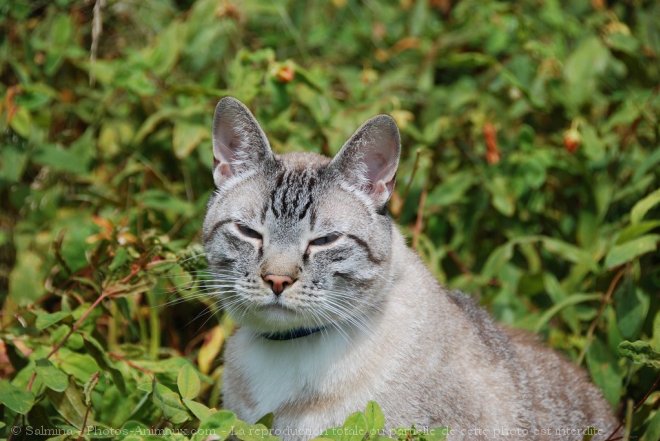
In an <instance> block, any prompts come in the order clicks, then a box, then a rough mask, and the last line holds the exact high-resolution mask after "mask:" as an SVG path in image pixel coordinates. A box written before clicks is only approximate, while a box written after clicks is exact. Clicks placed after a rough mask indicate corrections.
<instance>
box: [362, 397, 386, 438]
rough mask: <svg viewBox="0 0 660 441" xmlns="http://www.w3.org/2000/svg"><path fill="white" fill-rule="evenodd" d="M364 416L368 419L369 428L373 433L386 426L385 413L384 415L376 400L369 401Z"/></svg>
mask: <svg viewBox="0 0 660 441" xmlns="http://www.w3.org/2000/svg"><path fill="white" fill-rule="evenodd" d="M364 416H365V418H366V420H367V430H368V431H369V432H372V433H373V432H374V431H376V432H377V431H379V430H383V429H384V428H385V415H383V411H382V410H381V409H380V406H379V405H378V403H376V402H375V401H369V402H368V403H367V409H366V410H365V412H364Z"/></svg>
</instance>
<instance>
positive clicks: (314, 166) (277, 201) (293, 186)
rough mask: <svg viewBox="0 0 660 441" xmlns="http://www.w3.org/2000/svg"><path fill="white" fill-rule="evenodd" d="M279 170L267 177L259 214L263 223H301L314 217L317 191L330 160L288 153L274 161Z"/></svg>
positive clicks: (319, 156) (310, 154)
mask: <svg viewBox="0 0 660 441" xmlns="http://www.w3.org/2000/svg"><path fill="white" fill-rule="evenodd" d="M277 162H278V167H277V168H276V170H273V172H272V173H269V176H268V177H267V179H268V181H269V185H268V186H269V190H270V191H269V196H268V198H267V200H266V201H265V204H264V206H263V211H262V217H263V218H264V220H265V219H266V218H270V219H273V220H288V221H291V222H300V221H302V220H303V219H305V218H309V219H310V220H311V221H312V223H313V221H314V217H315V207H316V203H315V202H316V200H318V198H319V189H320V188H321V187H322V186H323V185H322V184H323V182H322V181H323V180H324V179H326V176H325V173H324V171H325V168H326V166H327V164H328V163H329V162H330V160H329V159H328V158H326V157H324V156H321V155H318V154H314V153H290V154H287V155H282V156H280V157H278V158H277Z"/></svg>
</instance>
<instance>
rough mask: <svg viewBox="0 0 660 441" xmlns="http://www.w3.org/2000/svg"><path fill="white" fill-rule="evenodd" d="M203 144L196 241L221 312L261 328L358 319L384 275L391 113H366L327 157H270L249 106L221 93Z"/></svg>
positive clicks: (374, 299)
mask: <svg viewBox="0 0 660 441" xmlns="http://www.w3.org/2000/svg"><path fill="white" fill-rule="evenodd" d="M213 144H214V157H215V166H214V172H213V175H214V180H215V183H216V186H217V191H216V192H215V194H214V196H213V197H212V198H211V200H210V201H209V205H208V211H207V214H206V219H205V221H204V237H203V238H204V245H205V249H206V254H207V258H208V261H209V266H210V271H211V272H212V273H213V277H214V283H213V284H212V286H217V288H218V290H217V295H218V296H220V299H221V302H222V304H223V306H224V307H225V308H226V310H228V311H229V312H230V314H231V315H232V316H233V317H234V318H235V319H236V320H237V321H238V322H239V323H241V324H243V325H245V326H248V327H251V328H253V329H254V330H255V331H258V332H261V333H277V332H286V331H292V330H297V329H316V328H328V329H330V328H339V329H340V331H341V332H346V331H347V330H348V328H350V327H364V326H367V323H366V321H367V320H368V318H369V317H370V316H371V315H372V314H373V311H375V310H378V309H379V308H380V307H381V305H382V302H383V295H382V292H384V291H385V290H384V289H383V288H384V286H385V285H386V284H387V283H388V281H389V276H388V274H389V265H390V250H391V237H392V236H391V228H392V225H391V221H390V220H389V218H388V217H387V216H386V215H384V214H383V210H384V206H385V204H386V202H387V200H388V198H389V196H390V194H391V191H392V186H393V183H394V174H395V172H396V167H397V163H398V157H399V135H398V130H397V128H396V125H395V124H394V122H393V120H392V119H391V118H389V117H387V116H378V117H376V118H373V119H372V120H370V121H368V122H367V123H366V124H365V125H363V126H362V127H361V128H360V129H359V130H358V131H357V132H356V133H355V135H353V137H352V138H351V139H350V140H349V141H348V142H347V143H346V144H345V145H344V147H343V148H342V150H341V151H340V152H339V153H338V154H337V156H336V157H335V158H334V159H332V160H330V159H328V158H325V157H323V156H320V155H316V154H312V153H293V154H288V155H283V156H280V157H276V156H275V155H273V153H272V152H271V150H270V147H269V145H268V141H267V140H266V137H265V135H264V134H263V132H262V131H261V129H260V127H259V125H258V123H257V122H256V120H255V119H254V117H253V116H252V115H251V114H250V112H249V111H248V109H247V108H246V107H245V106H243V105H242V104H241V103H240V102H238V101H236V100H234V99H232V98H225V99H223V100H221V101H220V103H219V104H218V107H217V108H216V114H215V119H214V128H213Z"/></svg>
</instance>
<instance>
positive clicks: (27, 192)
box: [0, 0, 660, 441]
mask: <svg viewBox="0 0 660 441" xmlns="http://www.w3.org/2000/svg"><path fill="white" fill-rule="evenodd" d="M658 17H660V3H658V2H654V1H643V0H628V1H618V2H615V1H611V2H607V1H604V0H592V1H586V0H578V1H571V2H559V1H556V0H547V1H545V0H543V1H542V0H525V1H519V2H501V1H493V0H487V1H476V0H461V1H452V0H430V1H423V0H401V1H386V2H376V1H363V2H358V1H354V0H334V1H331V2H325V1H317V0H312V1H302V0H291V1H282V0H278V1H273V2H258V1H254V0H249V1H242V2H231V1H228V0H226V1H225V0H197V1H193V0H179V1H165V0H163V1H153V2H140V1H135V0H107V1H105V0H99V1H96V2H93V1H87V2H75V1H70V0H55V1H52V2H47V1H37V2H32V1H30V2H28V1H10V0H0V27H1V29H2V32H1V33H0V78H2V82H1V85H0V91H1V92H2V97H3V98H2V101H1V102H0V113H1V116H0V129H1V131H2V132H1V134H0V149H1V150H0V198H1V199H2V211H1V213H0V228H1V230H0V247H1V252H0V301H1V302H2V305H3V306H2V317H1V321H0V366H1V368H0V374H1V375H2V377H4V378H5V379H3V380H0V403H2V405H3V406H2V408H0V415H1V416H2V418H1V420H2V421H4V423H0V437H3V438H9V437H13V439H46V438H49V436H42V437H36V436H27V435H26V431H25V430H26V428H28V427H51V428H60V429H66V430H69V431H68V432H66V433H68V435H67V434H66V433H65V432H62V433H63V434H62V435H60V436H59V437H56V438H57V439H66V438H67V437H71V438H73V439H76V438H78V434H79V433H80V429H81V428H82V427H84V426H85V425H86V424H87V425H94V426H95V427H96V428H105V429H109V428H115V429H118V428H128V429H131V430H133V429H136V428H146V427H156V428H164V429H166V428H173V429H190V428H194V427H197V425H198V424H199V423H200V420H201V424H202V425H201V427H207V428H208V427H216V428H220V429H221V430H225V432H224V433H225V434H226V433H227V431H228V430H229V429H231V428H232V427H233V428H234V430H235V431H236V430H237V428H240V427H244V426H241V424H243V423H239V422H236V421H235V420H234V419H233V416H232V415H231V414H229V413H227V412H216V413H213V408H219V407H221V403H220V402H219V397H218V390H219V387H220V385H219V382H218V379H219V377H220V374H221V371H222V364H221V361H222V358H221V356H220V355H221V348H222V343H223V341H224V338H225V336H227V335H228V333H230V332H231V327H232V324H231V322H230V320H229V319H228V318H227V317H224V316H223V315H222V312H221V311H215V309H214V308H213V304H212V302H211V301H209V300H208V299H206V298H204V297H200V295H201V294H203V291H204V285H203V282H204V277H203V273H199V272H198V271H200V270H203V267H204V263H203V258H199V253H200V249H199V246H198V245H197V244H198V243H199V230H200V224H201V220H202V217H203V213H204V208H205V203H206V200H207V197H208V196H209V194H210V192H211V191H212V190H213V184H212V179H211V174H210V166H211V160H212V155H211V147H210V139H209V132H210V124H211V116H212V113H213V109H214V105H215V103H216V102H217V100H218V99H219V98H220V97H222V96H224V95H233V96H236V97H237V98H239V99H241V100H242V101H244V102H246V103H247V104H248V105H249V106H250V107H251V108H252V109H253V111H254V112H255V114H256V115H257V118H258V119H259V120H260V122H261V123H262V125H263V127H264V129H265V131H266V132H267V134H268V136H269V138H270V141H271V144H272V145H273V148H274V149H275V150H276V151H277V152H280V153H282V152H287V151H294V150H310V151H317V152H322V153H325V154H333V153H335V152H336V151H337V150H338V149H339V148H340V147H341V144H342V142H343V141H344V140H345V139H346V138H347V137H348V136H349V135H350V134H351V133H352V131H353V130H354V129H356V128H357V126H358V125H359V124H360V123H361V122H362V121H364V120H365V119H366V118H368V117H370V116H372V115H374V114H376V113H379V112H387V113H390V114H392V115H393V116H394V117H395V118H396V120H397V122H398V123H399V126H400V128H401V131H402V136H403V145H404V151H403V159H402V164H401V169H400V172H399V180H398V183H397V188H396V193H395V195H394V197H393V200H392V202H391V211H392V214H393V216H394V217H395V218H396V219H397V220H398V222H399V223H400V225H401V226H402V228H403V229H404V231H405V232H406V234H407V235H408V237H409V238H410V242H411V244H412V245H413V246H415V247H416V248H417V249H418V250H419V252H420V253H421V254H422V256H423V257H424V259H425V260H426V261H427V262H428V264H429V266H430V268H431V269H432V270H433V272H434V273H435V274H436V275H437V277H438V278H439V279H440V280H441V281H442V282H443V283H445V284H446V285H448V286H450V287H452V288H458V289H462V290H465V291H467V292H469V293H471V294H473V295H475V296H477V297H478V298H479V299H480V301H481V303H482V304H483V305H485V307H487V308H488V309H489V310H490V311H491V312H492V313H493V314H494V315H495V316H496V317H497V319H498V320H500V321H501V322H504V323H507V324H510V325H513V326H516V327H522V328H526V329H529V330H532V331H534V332H537V333H539V334H541V335H542V337H543V338H544V339H546V340H547V341H548V343H549V344H550V345H551V346H553V347H555V348H557V349H559V350H561V351H564V352H565V353H566V354H568V356H569V357H571V358H572V359H574V360H575V362H576V363H579V364H582V365H584V366H585V367H586V368H587V369H588V370H589V372H590V374H591V376H592V378H593V380H594V382H595V383H596V384H598V386H599V387H601V388H602V390H603V392H604V394H605V396H606V398H607V399H608V401H609V402H610V403H611V404H612V406H613V408H614V409H615V411H616V412H617V413H618V415H619V416H620V417H621V419H622V421H623V422H624V426H625V428H626V435H625V436H626V438H628V437H632V438H634V439H640V438H641V439H644V440H647V441H652V440H657V439H660V412H659V411H658V403H659V402H660V392H658V391H657V390H655V391H653V389H654V388H657V376H658V367H659V366H660V355H659V354H658V351H660V319H659V318H658V305H659V298H660V296H658V293H659V292H660V291H659V289H660V275H659V272H658V268H659V266H660V260H659V259H658V252H657V245H658V241H659V239H660V236H659V234H658V232H659V227H660V205H659V202H660V190H659V189H658V188H659V185H658V177H659V170H660V167H659V164H660V149H658V131H659V129H658V112H657V111H658V108H659V107H660V97H659V96H658V92H659V87H658V84H660V81H659V80H660V75H659V69H660V63H659V62H658V56H659V54H660V29H659V28H658V23H659V22H660V20H658ZM196 256H197V257H196ZM182 299H188V301H185V302H182V303H180V304H179V303H177V302H178V301H180V300H182ZM175 304H176V306H174V305H175ZM654 382H655V383H654ZM374 409H376V410H374ZM370 412H371V413H370ZM377 413H378V412H377V407H374V406H371V407H370V408H368V409H367V411H366V413H364V414H356V415H354V416H353V417H352V419H351V420H350V421H349V422H348V423H347V424H352V425H356V426H359V427H362V428H367V429H369V428H371V429H373V428H377V427H379V424H380V423H379V422H378V421H377V422H376V423H374V421H376V420H378V418H376V419H374V417H373V415H374V414H377ZM370 415H371V417H370ZM263 423H264V424H265V425H268V419H266V420H264V421H263ZM16 428H19V429H21V428H22V430H23V431H22V432H21V430H18V431H17V432H16V433H15V434H14V435H12V434H11V432H12V430H13V429H16ZM106 434H107V433H106ZM51 436H52V435H51ZM91 436H92V435H91V434H90V433H84V434H83V437H84V438H89V437H91ZM250 436H252V435H250ZM250 436H248V435H245V436H241V435H240V434H239V438H243V439H246V440H251V439H252V438H250ZM328 436H329V437H332V435H328ZM99 437H103V436H101V435H99ZM108 437H109V438H112V437H114V438H116V439H150V438H149V436H146V435H138V434H136V433H135V432H134V433H132V434H130V435H126V434H124V435H121V434H115V435H111V436H106V438H108ZM168 437H171V438H173V439H174V438H176V439H186V435H185V434H183V433H179V434H169V435H168ZM367 437H368V436H367ZM427 437H429V435H428V434H427ZM158 438H159V439H162V437H158ZM431 438H432V437H431ZM154 439H155V438H154ZM193 439H202V438H195V437H194V436H193Z"/></svg>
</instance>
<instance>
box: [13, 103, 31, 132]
mask: <svg viewBox="0 0 660 441" xmlns="http://www.w3.org/2000/svg"><path fill="white" fill-rule="evenodd" d="M9 126H10V127H11V128H12V129H14V131H15V132H16V133H18V134H19V135H21V136H22V137H23V138H30V134H31V132H32V128H33V126H34V123H33V122H32V115H30V112H29V111H28V109H26V108H25V107H19V108H18V109H17V110H16V113H15V114H14V117H13V118H12V119H11V122H10V123H9Z"/></svg>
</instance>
